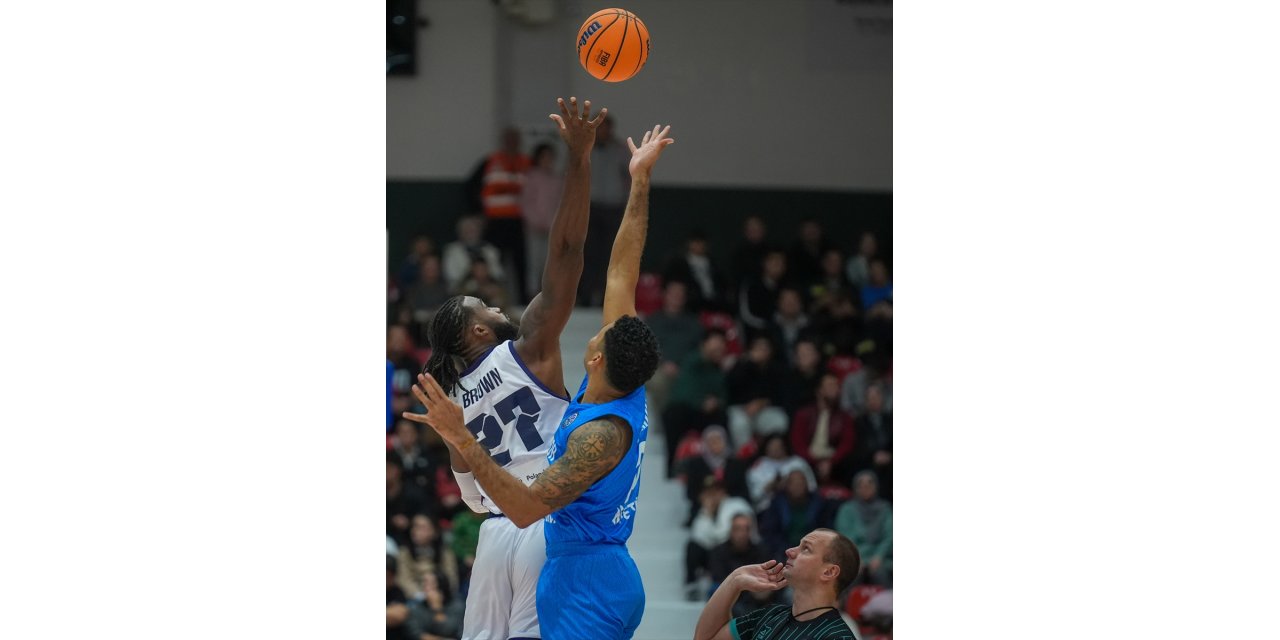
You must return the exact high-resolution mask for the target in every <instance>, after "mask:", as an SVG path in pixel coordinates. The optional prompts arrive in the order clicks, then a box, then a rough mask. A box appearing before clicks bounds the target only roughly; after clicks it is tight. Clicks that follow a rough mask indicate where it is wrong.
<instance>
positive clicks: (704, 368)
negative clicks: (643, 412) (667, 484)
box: [662, 329, 729, 478]
mask: <svg viewBox="0 0 1280 640" xmlns="http://www.w3.org/2000/svg"><path fill="white" fill-rule="evenodd" d="M727 348H728V342H727V341H726V340H725V334H724V332H723V331H718V330H715V329H711V330H708V331H707V332H706V334H705V335H704V336H703V338H702V343H701V344H700V345H699V346H698V351H696V352H694V353H691V354H689V356H688V357H687V358H685V361H684V362H682V363H681V364H680V373H678V374H677V375H676V381H675V384H674V385H673V386H672V391H671V400H670V401H669V402H668V404H667V408H666V409H665V410H664V411H663V412H662V429H663V431H664V432H665V434H666V444H667V477H668V478H671V477H674V475H675V471H676V469H675V457H676V449H677V448H678V447H679V446H680V440H681V438H683V437H684V436H685V434H686V433H689V432H690V431H697V432H701V431H702V430H703V428H705V427H706V426H707V425H712V424H727V423H728V415H727V414H726V413H725V406H726V405H727V401H728V399H729V386H728V383H727V382H726V378H725V373H724V368H723V366H722V363H723V362H724V358H725V352H726V349H727Z"/></svg>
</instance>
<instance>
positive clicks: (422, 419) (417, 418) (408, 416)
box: [400, 411, 431, 424]
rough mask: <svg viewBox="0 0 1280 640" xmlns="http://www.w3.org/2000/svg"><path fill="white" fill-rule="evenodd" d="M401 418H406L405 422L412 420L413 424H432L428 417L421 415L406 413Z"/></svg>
mask: <svg viewBox="0 0 1280 640" xmlns="http://www.w3.org/2000/svg"><path fill="white" fill-rule="evenodd" d="M400 417H402V418H404V419H405V420H412V421H413V422H418V423H421V424H431V423H430V422H428V421H427V416H426V415H425V414H421V413H409V412H408V411H405V412H404V413H402V414H400Z"/></svg>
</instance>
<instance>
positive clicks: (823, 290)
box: [809, 249, 855, 314]
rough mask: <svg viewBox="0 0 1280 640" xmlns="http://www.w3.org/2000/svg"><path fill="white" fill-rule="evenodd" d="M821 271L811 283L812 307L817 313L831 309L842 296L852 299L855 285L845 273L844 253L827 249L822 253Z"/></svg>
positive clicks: (810, 296) (810, 297)
mask: <svg viewBox="0 0 1280 640" xmlns="http://www.w3.org/2000/svg"><path fill="white" fill-rule="evenodd" d="M821 269H822V271H821V273H820V274H819V275H818V278H817V279H816V280H814V281H813V282H811V283H810V284H809V299H810V300H812V301H813V302H812V304H811V305H810V308H811V309H812V310H813V312H814V313H815V314H818V313H822V312H823V311H825V310H828V309H830V308H831V307H832V306H833V305H834V304H835V302H836V301H837V300H838V299H840V298H849V299H852V298H853V295H854V293H855V292H854V289H853V286H852V285H851V284H850V283H849V280H848V279H847V278H845V275H844V254H842V253H840V250H839V249H827V250H826V251H825V252H823V254H822V265H821Z"/></svg>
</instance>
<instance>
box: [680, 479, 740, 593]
mask: <svg viewBox="0 0 1280 640" xmlns="http://www.w3.org/2000/svg"><path fill="white" fill-rule="evenodd" d="M698 504H699V506H700V508H699V509H698V515H697V516H695V517H694V519H693V525H692V526H691V527H690V531H689V543H688V544H687V545H685V556H684V558H685V560H684V584H685V596H686V597H687V598H688V599H690V600H697V599H699V598H701V597H702V596H703V594H705V593H706V592H707V588H706V586H710V585H706V586H700V585H699V584H698V582H699V579H700V578H701V577H704V576H705V577H707V578H708V579H709V578H710V569H711V550H712V549H714V548H716V547H718V546H720V545H721V544H724V543H725V542H727V541H728V540H729V529H730V527H731V525H732V523H733V517H734V516H735V515H738V514H751V513H753V511H752V510H751V504H750V503H748V502H747V501H746V500H743V499H742V498H738V497H734V496H730V495H727V494H726V493H725V488H724V483H723V482H721V481H719V480H717V479H715V478H714V477H710V476H708V477H707V478H706V480H705V482H704V483H703V484H702V485H701V491H699V492H698Z"/></svg>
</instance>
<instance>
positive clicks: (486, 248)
mask: <svg viewBox="0 0 1280 640" xmlns="http://www.w3.org/2000/svg"><path fill="white" fill-rule="evenodd" d="M484 225H485V221H484V218H481V217H480V216H463V217H461V218H459V219H458V226H457V229H458V239H457V240H455V241H453V242H450V243H449V244H447V245H445V246H444V281H445V284H447V285H449V289H450V290H451V291H453V290H457V288H458V287H459V286H460V285H462V281H463V280H465V279H466V278H467V276H468V275H469V274H470V273H471V265H472V263H474V262H475V261H476V260H484V261H485V262H487V263H489V275H490V277H492V278H493V279H495V280H501V279H502V278H503V276H504V275H505V272H504V271H503V270H502V255H501V254H500V253H499V252H498V248H497V247H495V246H493V245H492V244H490V243H488V242H485V240H484V236H483V234H484ZM485 302H488V300H486V301H485ZM490 306H493V305H492V304H490Z"/></svg>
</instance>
